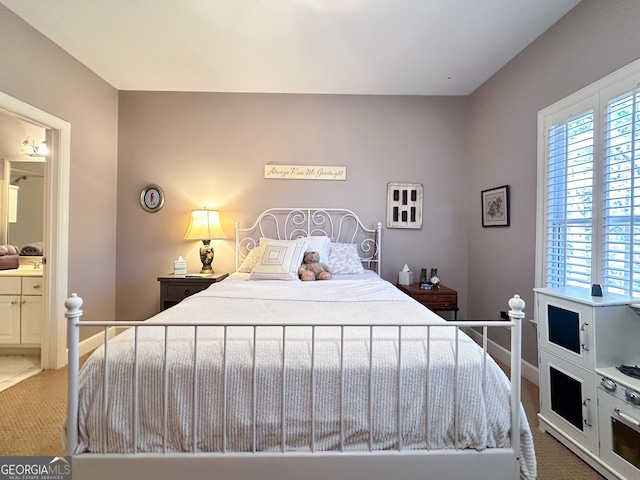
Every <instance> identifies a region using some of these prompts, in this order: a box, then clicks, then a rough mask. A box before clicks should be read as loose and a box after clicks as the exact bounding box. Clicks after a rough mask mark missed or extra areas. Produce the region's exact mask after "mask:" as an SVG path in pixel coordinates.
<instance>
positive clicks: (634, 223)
mask: <svg viewBox="0 0 640 480" xmlns="http://www.w3.org/2000/svg"><path fill="white" fill-rule="evenodd" d="M639 107H640V90H639V89H636V90H634V91H631V92H628V93H626V94H624V95H621V96H618V97H617V98H614V99H613V100H610V101H609V102H608V103H607V117H606V125H605V134H606V147H605V178H604V250H603V256H602V258H603V283H604V285H605V288H606V289H607V291H609V292H614V293H620V294H623V295H633V296H640V108H639Z"/></svg>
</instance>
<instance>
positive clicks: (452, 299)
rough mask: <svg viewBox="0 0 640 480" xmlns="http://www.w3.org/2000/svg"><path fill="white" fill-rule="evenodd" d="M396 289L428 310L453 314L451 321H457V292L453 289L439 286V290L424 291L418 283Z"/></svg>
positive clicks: (399, 286)
mask: <svg viewBox="0 0 640 480" xmlns="http://www.w3.org/2000/svg"><path fill="white" fill-rule="evenodd" d="M397 287H398V288H399V289H400V290H401V291H403V292H404V293H406V294H407V295H409V296H410V297H412V298H414V299H416V300H417V301H418V302H420V303H421V304H423V305H424V306H425V307H427V308H428V309H429V310H432V311H434V312H438V311H451V312H453V319H454V320H458V292H456V291H455V290H454V289H453V288H449V287H446V286H444V285H442V284H440V288H433V289H431V290H424V289H422V288H420V284H419V283H413V284H411V285H400V284H398V285H397Z"/></svg>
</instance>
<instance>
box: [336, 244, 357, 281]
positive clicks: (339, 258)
mask: <svg viewBox="0 0 640 480" xmlns="http://www.w3.org/2000/svg"><path fill="white" fill-rule="evenodd" d="M328 264H329V266H330V267H331V268H333V273H334V274H336V275H340V274H346V273H364V267H363V266H362V262H361V261H360V255H358V246H357V245H356V244H355V243H332V244H331V249H330V250H329V262H328Z"/></svg>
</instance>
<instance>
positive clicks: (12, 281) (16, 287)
mask: <svg viewBox="0 0 640 480" xmlns="http://www.w3.org/2000/svg"><path fill="white" fill-rule="evenodd" d="M0 295H20V277H0Z"/></svg>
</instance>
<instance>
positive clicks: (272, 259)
mask: <svg viewBox="0 0 640 480" xmlns="http://www.w3.org/2000/svg"><path fill="white" fill-rule="evenodd" d="M260 247H261V248H260V250H261V252H260V255H259V257H258V261H257V262H256V264H255V266H254V267H253V269H252V270H251V275H249V280H298V268H299V267H300V265H301V264H302V256H303V255H304V252H305V250H306V248H307V240H306V239H300V240H272V239H268V238H265V239H261V240H260Z"/></svg>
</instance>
